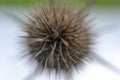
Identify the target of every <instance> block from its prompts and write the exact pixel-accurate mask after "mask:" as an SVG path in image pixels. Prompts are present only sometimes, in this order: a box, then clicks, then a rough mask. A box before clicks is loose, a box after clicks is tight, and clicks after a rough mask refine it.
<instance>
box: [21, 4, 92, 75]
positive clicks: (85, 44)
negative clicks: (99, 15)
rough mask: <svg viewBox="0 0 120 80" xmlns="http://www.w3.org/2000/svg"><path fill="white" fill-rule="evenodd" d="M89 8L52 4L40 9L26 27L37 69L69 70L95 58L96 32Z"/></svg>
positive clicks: (27, 39)
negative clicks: (87, 20)
mask: <svg viewBox="0 0 120 80" xmlns="http://www.w3.org/2000/svg"><path fill="white" fill-rule="evenodd" d="M87 16H88V13H86V12H85V10H79V11H78V12H76V11H75V10H72V9H69V8H68V7H65V6H64V7H60V6H58V5H55V4H54V5H53V4H52V5H51V6H49V7H45V8H42V9H39V10H38V11H36V13H33V14H32V15H31V17H32V18H29V21H28V22H25V25H24V27H23V29H24V31H25V32H26V33H27V35H26V36H24V41H25V45H26V46H27V51H28V55H30V56H31V59H32V60H33V61H36V62H37V63H38V64H37V70H40V69H43V70H44V69H46V70H55V71H56V72H58V73H59V71H66V72H69V71H71V70H72V69H73V68H76V67H77V66H80V67H81V66H82V65H83V64H84V62H85V61H88V60H89V58H90V57H91V45H92V43H93V40H92V36H93V35H92V33H91V31H90V27H89V26H88V24H87V22H86V21H85V18H86V17H87Z"/></svg>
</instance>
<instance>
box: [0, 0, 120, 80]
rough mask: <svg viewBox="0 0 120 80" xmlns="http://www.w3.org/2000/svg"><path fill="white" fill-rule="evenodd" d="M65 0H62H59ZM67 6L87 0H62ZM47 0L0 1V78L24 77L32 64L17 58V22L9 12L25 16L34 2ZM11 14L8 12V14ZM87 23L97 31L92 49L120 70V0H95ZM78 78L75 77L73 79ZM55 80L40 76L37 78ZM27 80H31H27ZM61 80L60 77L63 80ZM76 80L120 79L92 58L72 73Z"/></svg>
mask: <svg viewBox="0 0 120 80" xmlns="http://www.w3.org/2000/svg"><path fill="white" fill-rule="evenodd" d="M58 1H59V2H61V3H62V2H64V0H58ZM65 1H66V2H67V3H69V4H70V5H78V7H79V5H85V4H86V2H88V1H90V0H65ZM44 3H48V0H0V80H25V78H26V77H27V76H28V75H30V73H31V71H32V67H34V66H30V65H29V64H27V63H26V60H23V59H21V58H20V57H19V55H21V54H22V48H21V47H20V45H19V41H20V40H19V38H18V36H20V35H21V34H22V33H21V31H20V29H19V26H20V24H19V23H18V22H17V20H16V19H14V18H13V17H11V16H10V15H11V14H13V15H16V16H18V18H20V19H24V14H26V13H27V11H29V9H31V8H32V7H33V6H34V5H36V4H39V5H44ZM9 13H10V15H9ZM90 13H91V14H90V16H89V18H90V19H93V20H92V22H91V23H90V25H92V26H93V28H94V29H93V30H94V31H95V32H97V33H98V38H97V39H96V44H95V49H94V51H95V52H96V53H97V54H98V55H99V56H101V57H102V58H103V59H105V60H107V61H108V62H110V63H111V64H113V65H114V66H116V67H117V68H119V69H120V0H97V1H96V2H95V4H94V6H93V7H92V8H91V9H90ZM76 78H77V79H76ZM49 79H50V80H56V79H54V75H53V76H51V77H50V78H49V77H47V76H46V75H44V74H43V75H42V77H41V78H36V80H49ZM28 80H30V79H28ZM62 80H63V79H62ZM75 80H120V74H117V73H116V72H113V71H112V70H110V69H109V68H107V67H105V66H103V65H101V64H100V63H98V62H96V61H94V62H92V63H90V64H87V66H86V67H85V69H84V70H82V71H81V72H80V73H79V74H75Z"/></svg>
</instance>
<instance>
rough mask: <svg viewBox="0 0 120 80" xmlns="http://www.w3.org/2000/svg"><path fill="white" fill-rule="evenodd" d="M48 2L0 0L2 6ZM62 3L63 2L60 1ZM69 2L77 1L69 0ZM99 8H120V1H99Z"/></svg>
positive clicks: (83, 1)
mask: <svg viewBox="0 0 120 80" xmlns="http://www.w3.org/2000/svg"><path fill="white" fill-rule="evenodd" d="M46 1H48V0H0V6H31V5H33V4H34V3H39V4H42V3H44V2H46ZM58 1H62V0H58ZM67 1H68V2H71V3H72V1H75V0H67ZM88 1H90V0H77V3H78V4H81V3H85V2H88ZM96 6H97V7H118V6H119V7H120V0H97V4H96Z"/></svg>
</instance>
